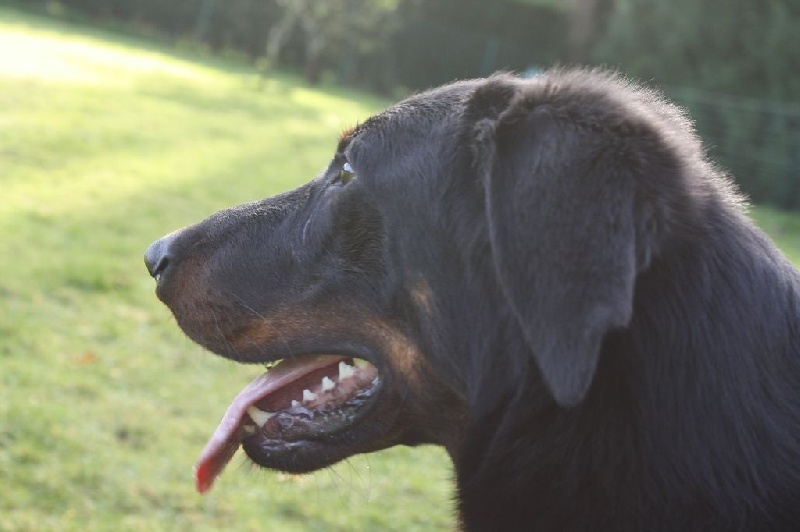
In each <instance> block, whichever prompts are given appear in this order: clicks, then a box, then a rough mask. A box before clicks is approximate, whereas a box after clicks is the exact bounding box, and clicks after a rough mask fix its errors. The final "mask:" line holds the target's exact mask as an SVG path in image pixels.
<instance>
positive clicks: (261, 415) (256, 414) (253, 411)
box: [247, 405, 275, 428]
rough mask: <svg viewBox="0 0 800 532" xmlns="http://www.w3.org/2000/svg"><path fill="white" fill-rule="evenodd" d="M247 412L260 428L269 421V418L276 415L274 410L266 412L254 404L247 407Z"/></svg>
mask: <svg viewBox="0 0 800 532" xmlns="http://www.w3.org/2000/svg"><path fill="white" fill-rule="evenodd" d="M247 414H248V415H249V416H250V418H251V419H252V420H253V421H255V423H256V425H258V427H259V428H261V427H263V426H264V423H266V422H267V421H269V418H271V417H272V416H274V415H275V414H274V413H272V412H264V411H263V410H259V409H258V408H257V407H255V406H253V405H251V406H248V407H247Z"/></svg>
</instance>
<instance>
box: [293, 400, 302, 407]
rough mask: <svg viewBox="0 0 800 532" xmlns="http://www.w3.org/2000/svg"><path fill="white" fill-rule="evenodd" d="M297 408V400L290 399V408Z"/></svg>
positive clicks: (298, 403)
mask: <svg viewBox="0 0 800 532" xmlns="http://www.w3.org/2000/svg"><path fill="white" fill-rule="evenodd" d="M298 406H300V401H298V400H297V399H292V408H296V407H298Z"/></svg>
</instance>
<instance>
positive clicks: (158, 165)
mask: <svg viewBox="0 0 800 532" xmlns="http://www.w3.org/2000/svg"><path fill="white" fill-rule="evenodd" d="M383 105H384V102H382V101H379V100H376V99H374V98H370V97H368V96H365V95H363V94H356V93H352V92H347V91H343V90H338V89H333V88H328V89H321V90H311V89H308V88H306V87H305V86H304V85H303V84H302V83H301V82H300V81H299V80H297V79H295V78H292V77H289V76H281V75H277V74H276V75H274V76H273V77H270V78H269V79H267V80H265V81H264V82H263V83H262V84H261V86H258V84H257V83H256V82H255V77H254V74H253V72H251V71H249V70H248V69H246V68H244V67H242V66H238V67H237V66H226V65H224V64H220V63H218V62H214V61H211V60H208V59H203V58H194V59H192V58H187V57H186V56H179V55H176V54H173V53H172V52H171V51H169V50H165V49H161V48H159V47H158V46H156V45H152V44H149V43H145V42H138V41H136V40H132V39H130V38H123V37H119V36H115V35H107V34H104V33H103V32H100V31H96V30H92V29H90V28H86V27H76V26H69V25H65V24H62V23H59V22H57V21H52V20H45V19H40V18H34V17H30V16H27V15H22V14H20V13H17V12H15V11H11V10H8V9H0V266H2V274H1V275H0V530H36V531H41V530H66V531H72V530H80V531H94V530H113V531H118V530H148V531H150V530H169V531H173V530H193V531H202V530H261V529H272V530H280V531H293V530H297V531H305V530H320V531H323V530H324V531H331V530H332V531H336V530H342V531H344V530H348V531H349V530H353V531H358V530H381V531H383V530H402V531H413V530H426V531H427V530H447V529H449V528H450V527H452V525H453V518H452V515H453V510H452V502H451V499H450V497H451V482H450V479H451V476H452V473H451V470H450V466H449V463H448V461H447V459H446V457H445V455H444V454H443V453H442V452H441V451H440V450H437V449H432V448H426V449H413V450H412V449H406V448H397V449H392V450H389V451H385V452H381V453H377V454H373V455H369V456H363V457H356V458H353V459H351V460H349V461H347V462H346V463H343V464H340V465H338V466H336V467H333V468H331V469H328V470H324V471H322V472H319V473H317V474H314V475H308V476H303V477H298V476H291V475H282V474H277V473H273V472H264V471H259V470H256V469H254V468H252V467H250V466H247V465H246V463H245V461H244V460H243V459H241V458H239V459H237V460H235V462H237V463H238V464H239V465H238V466H237V464H236V463H234V464H232V467H231V468H229V470H228V471H227V472H226V473H225V475H224V476H223V477H222V478H221V479H220V481H219V482H218V484H217V486H216V488H215V490H214V491H212V493H211V494H210V495H208V496H206V497H200V496H199V495H197V494H196V493H195V492H194V488H193V480H192V466H193V463H194V460H195V458H196V457H197V455H198V453H199V451H200V449H201V448H202V446H203V445H204V443H205V440H206V438H207V437H208V436H209V435H210V433H211V432H212V431H213V429H214V428H215V426H216V422H217V421H218V420H219V418H220V416H221V415H222V413H223V412H224V410H225V408H226V407H227V404H228V402H229V401H230V400H231V399H232V398H233V396H234V395H235V394H236V393H237V392H238V391H239V390H240V388H241V387H242V386H243V385H244V384H245V383H247V382H249V380H250V379H252V378H253V377H254V376H255V375H256V374H257V373H259V369H258V368H252V367H245V366H240V365H236V364H233V363H230V362H227V361H224V360H222V359H220V358H217V357H213V356H210V355H208V354H207V353H205V352H203V351H202V350H201V349H200V348H199V347H196V346H194V345H193V344H192V343H191V342H189V341H188V340H186V339H185V338H184V337H183V336H182V335H181V333H180V332H179V331H178V329H177V327H176V326H175V324H174V323H173V320H172V318H171V316H170V314H169V312H168V310H167V309H166V308H165V307H163V306H162V305H161V304H160V303H159V302H158V301H157V300H156V299H155V297H154V295H153V288H154V286H153V282H152V281H151V280H150V279H149V278H148V277H147V275H146V272H145V270H144V267H143V264H142V254H143V252H144V249H145V248H146V246H147V245H148V244H149V243H150V242H151V241H152V240H154V239H155V238H157V237H159V236H161V235H162V234H164V233H166V232H168V231H170V230H172V229H174V228H178V227H181V226H183V225H186V224H189V223H193V222H195V221H198V220H200V219H202V218H204V217H205V216H207V215H208V214H209V213H210V212H212V211H214V210H217V209H221V208H224V207H227V206H230V205H233V204H237V203H240V202H243V201H248V200H251V199H255V198H260V197H263V196H267V195H271V194H274V193H276V192H279V191H281V190H285V189H288V188H291V187H293V186H295V185H296V184H298V183H299V182H301V181H304V180H306V179H307V178H309V177H310V176H312V175H313V174H314V173H315V172H316V171H317V170H319V169H320V168H321V167H322V166H323V164H324V163H325V161H326V160H327V158H328V157H329V156H330V153H331V150H332V148H333V146H334V144H335V138H336V135H337V133H338V131H339V130H340V129H342V128H343V127H345V126H348V125H352V124H353V123H355V122H356V121H357V120H359V119H361V118H364V117H365V116H367V115H369V114H370V113H371V112H374V111H375V110H376V109H378V108H380V107H382V106H383ZM753 213H754V216H755V217H756V218H757V220H758V221H759V222H760V223H761V224H762V225H763V226H764V227H765V228H766V229H767V230H768V232H770V233H771V234H772V235H773V236H774V237H775V238H776V239H777V241H778V242H779V244H780V245H781V246H782V247H783V248H784V250H785V251H786V252H787V254H788V255H789V256H790V257H791V258H792V259H793V260H794V261H796V262H800V237H799V236H798V235H800V217H798V216H797V215H791V214H785V213H779V212H776V211H773V210H770V209H765V208H754V210H753Z"/></svg>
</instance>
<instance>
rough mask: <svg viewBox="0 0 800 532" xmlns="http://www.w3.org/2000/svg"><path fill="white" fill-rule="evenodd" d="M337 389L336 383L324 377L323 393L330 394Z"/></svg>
mask: <svg viewBox="0 0 800 532" xmlns="http://www.w3.org/2000/svg"><path fill="white" fill-rule="evenodd" d="M334 388H336V383H335V382H333V381H332V380H330V379H329V378H328V377H322V391H323V392H329V391H331V390H333V389H334Z"/></svg>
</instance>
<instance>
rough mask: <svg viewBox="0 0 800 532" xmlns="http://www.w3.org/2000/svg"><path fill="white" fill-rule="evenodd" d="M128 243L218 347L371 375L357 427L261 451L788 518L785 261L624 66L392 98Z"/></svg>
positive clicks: (559, 494) (540, 508)
mask: <svg viewBox="0 0 800 532" xmlns="http://www.w3.org/2000/svg"><path fill="white" fill-rule="evenodd" d="M345 158H346V159H347V161H349V162H350V163H351V165H352V167H353V168H354V170H355V172H356V176H357V178H356V179H355V180H353V181H351V182H350V183H348V184H347V185H343V184H342V183H338V182H337V180H336V175H337V174H338V172H339V171H340V169H341V166H342V164H343V161H344V160H345ZM148 262H149V263H150V268H151V270H152V271H154V270H156V269H157V270H158V273H159V274H160V281H159V296H160V297H161V298H162V299H163V300H164V301H165V302H166V303H167V304H168V305H169V306H170V307H171V308H172V309H173V311H174V313H175V315H176V317H177V319H178V323H179V324H180V325H181V327H183V329H184V330H185V331H186V332H187V334H189V335H190V336H191V337H192V338H193V339H195V340H196V341H198V342H199V343H201V344H203V345H205V346H206V347H208V348H209V349H211V350H213V351H215V352H217V353H220V354H222V355H224V356H228V357H231V358H236V359H239V360H243V361H248V362H256V361H267V360H273V359H276V358H280V357H287V356H295V355H300V354H303V353H313V352H345V353H352V354H359V356H363V357H364V358H368V359H369V360H371V361H373V363H375V364H376V365H377V366H378V367H379V369H380V371H381V374H382V375H383V376H384V377H385V379H386V382H387V384H386V389H385V393H384V399H383V401H382V403H381V404H380V406H379V408H377V409H376V413H375V415H374V416H373V418H372V419H371V420H370V423H371V426H370V427H369V428H368V429H369V430H368V429H367V428H365V427H355V428H354V429H353V432H352V434H351V435H350V439H349V440H348V441H347V442H346V443H342V444H341V446H339V444H338V443H336V444H334V443H331V444H330V445H329V446H328V447H315V448H314V451H313V453H312V452H311V451H310V450H309V452H308V453H307V456H301V459H300V460H299V461H298V462H297V463H293V464H292V465H291V466H287V465H286V464H276V463H271V462H269V460H268V459H266V458H265V457H263V456H259V455H258V453H257V452H255V451H254V452H252V453H251V452H250V451H248V453H250V454H251V457H253V459H254V460H256V461H257V462H259V463H261V464H262V465H265V466H268V467H279V468H282V469H289V470H310V469H314V468H316V467H322V466H324V465H327V464H328V463H332V462H335V461H337V460H339V459H341V458H344V457H345V456H348V455H350V454H353V453H357V452H368V451H372V450H376V449H380V448H384V447H388V446H391V445H395V444H419V443H435V444H439V445H443V446H444V447H445V448H446V449H447V451H448V452H449V454H450V456H451V457H452V460H453V463H454V466H455V474H456V482H457V497H458V508H459V513H460V522H461V524H462V526H463V528H464V529H465V530H471V531H479V530H480V531H482V530H516V529H519V530H536V531H549V530H552V531H597V530H609V531H610V530H614V531H634V530H641V531H659V530H665V531H681V532H683V531H694V530H697V531H729V530H757V531H762V530H764V531H766V530H775V531H793V530H800V276H799V275H798V272H797V271H796V270H795V269H794V267H793V266H792V265H790V264H789V262H788V261H787V260H786V259H785V258H784V257H783V256H782V255H781V253H780V252H779V251H778V250H777V249H776V247H775V246H774V245H773V244H772V242H770V240H769V239H768V238H767V237H766V236H765V235H764V234H763V233H762V232H761V231H759V230H758V229H757V228H756V227H755V226H754V225H753V224H752V223H751V222H750V221H749V220H748V219H747V217H746V216H745V215H744V214H743V208H742V205H741V202H740V199H739V197H738V196H737V194H736V193H735V191H734V189H733V187H732V186H731V185H730V183H729V182H728V179H727V178H726V177H725V176H724V175H723V173H722V172H721V171H720V170H719V169H717V168H716V167H715V166H714V165H712V164H710V163H709V162H708V160H707V158H706V155H705V153H704V150H703V148H702V145H701V143H700V141H699V140H698V139H697V137H696V136H695V134H694V133H693V128H692V126H691V123H690V122H689V120H688V119H687V118H686V117H685V116H684V113H683V112H682V111H681V110H680V109H678V108H677V107H675V106H674V105H672V104H670V103H668V102H667V101H665V100H664V99H663V98H662V97H661V96H660V95H659V94H658V93H656V92H654V91H651V90H647V89H644V88H641V87H637V86H635V85H633V84H631V83H628V82H626V81H624V80H622V79H620V78H619V77H618V76H615V75H613V74H609V73H607V72H600V71H586V70H554V71H551V72H548V73H546V74H544V75H541V76H539V77H536V78H534V79H527V80H523V79H519V78H516V77H513V76H510V75H498V76H495V77H492V78H489V79H487V80H475V81H467V82H459V83H455V84H452V85H448V86H445V87H441V88H439V89H435V90H432V91H428V92H425V93H422V94H419V95H416V96H413V97H411V98H409V99H408V100H405V101H404V102H401V103H400V104H397V105H396V106H394V107H392V108H390V109H388V110H387V111H385V112H384V113H382V114H380V115H378V116H376V117H374V118H372V119H370V120H368V121H366V122H365V123H364V124H362V125H360V126H359V127H358V128H356V129H355V130H353V131H348V133H347V135H345V136H344V137H343V138H342V139H341V142H340V149H339V150H338V151H337V154H336V156H335V157H334V159H333V160H332V162H331V164H330V167H329V168H328V169H327V170H326V171H325V172H324V173H323V174H321V175H320V176H318V177H317V178H316V179H314V180H313V181H311V182H310V183H309V184H307V185H305V186H303V187H301V188H299V189H297V190H296V191H293V192H291V193H287V194H284V195H281V196H278V197H275V198H270V199H266V200H264V201H261V202H258V203H253V204H249V205H245V206H241V207H238V208H236V209H232V210H230V211H224V212H222V213H218V214H217V215H215V216H213V217H212V218H210V219H209V220H207V221H205V222H203V223H201V224H198V225H197V226H193V227H191V228H188V229H185V230H183V231H182V232H179V233H176V234H173V235H170V236H168V237H166V238H165V239H164V240H161V241H159V242H158V243H156V244H154V246H153V247H151V250H149V251H148ZM167 265H168V267H167ZM162 266H163V267H162ZM273 333H274V334H273ZM303 460H307V462H305V463H304V462H303Z"/></svg>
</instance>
